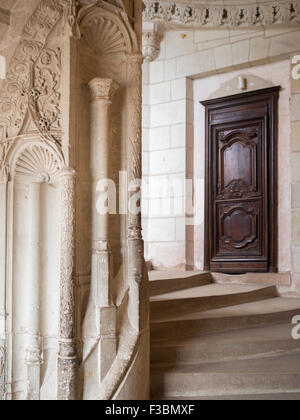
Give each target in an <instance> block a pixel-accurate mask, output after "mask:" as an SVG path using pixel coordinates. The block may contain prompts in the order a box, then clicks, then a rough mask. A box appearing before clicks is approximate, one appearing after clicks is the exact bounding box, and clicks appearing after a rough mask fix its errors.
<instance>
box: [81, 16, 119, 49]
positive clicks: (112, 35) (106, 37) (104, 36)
mask: <svg viewBox="0 0 300 420" xmlns="http://www.w3.org/2000/svg"><path fill="white" fill-rule="evenodd" d="M82 37H83V40H84V42H85V43H86V45H87V47H88V48H89V49H90V50H91V51H92V52H93V53H94V54H95V55H97V56H102V57H103V56H107V55H110V54H113V55H120V54H123V53H124V52H125V51H126V43H125V40H124V37H123V35H122V33H121V32H120V29H119V28H118V27H117V25H115V24H114V23H113V22H112V21H111V20H108V19H106V18H105V17H103V16H94V17H91V18H90V19H88V20H87V22H86V23H85V25H84V27H83V28H82Z"/></svg>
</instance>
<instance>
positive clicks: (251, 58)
mask: <svg viewBox="0 0 300 420" xmlns="http://www.w3.org/2000/svg"><path fill="white" fill-rule="evenodd" d="M299 38H300V31H299V30H298V28H297V27H293V26H290V27H283V26H272V27H266V28H263V27H257V26H256V27H251V28H241V29H234V28H231V29H224V28H223V29H213V28H211V29H209V28H203V29H194V30H191V29H189V30H184V29H183V28H182V29H176V30H167V31H165V32H164V36H163V41H162V43H161V49H160V55H159V57H158V58H157V59H156V60H155V61H153V62H151V63H146V64H144V98H143V103H144V120H143V127H144V132H143V162H144V180H145V187H144V210H145V212H147V217H144V230H145V238H146V259H149V260H152V262H153V264H154V266H155V267H156V268H170V267H172V268H174V267H175V268H196V269H202V267H203V265H202V261H203V260H202V258H203V257H202V249H203V242H202V240H203V214H202V212H201V211H200V214H199V215H198V217H199V220H198V222H197V223H196V226H186V223H185V218H186V215H185V208H186V206H187V202H189V200H188V198H189V194H188V191H185V192H183V193H182V192H181V189H178V188H177V189H176V191H175V193H172V191H169V192H167V193H165V194H164V193H163V192H160V191H159V187H161V185H162V183H163V181H164V180H169V179H172V180H173V178H177V179H181V180H182V179H183V178H184V177H187V178H190V177H196V176H198V177H200V179H202V183H201V182H199V183H198V186H197V188H198V190H197V191H199V193H198V194H195V198H196V197H199V194H200V196H202V195H201V194H203V165H202V164H201V163H199V159H200V158H201V154H202V159H203V147H202V149H201V152H199V144H201V141H202V140H203V139H202V140H201V138H202V137H203V127H202V128H200V125H199V124H200V122H199V118H200V117H199V113H200V112H201V109H200V108H199V105H197V103H198V101H200V100H203V99H205V96H206V95H211V94H212V93H213V92H214V91H218V88H219V87H220V85H222V83H225V82H226V81H227V84H228V82H229V81H230V80H232V81H233V83H237V82H236V80H235V82H234V77H238V76H239V75H243V74H245V75H250V76H252V77H254V78H255V76H256V75H257V76H258V77H259V79H261V80H260V81H258V80H257V81H255V82H254V86H252V89H253V88H255V86H258V87H262V86H264V87H265V86H271V85H274V84H276V83H279V84H282V85H284V90H283V91H282V93H281V99H280V104H281V105H280V106H281V107H282V108H281V109H282V110H283V111H282V112H283V114H282V117H281V118H280V120H281V127H282V128H281V131H280V136H281V139H282V151H283V155H281V156H285V164H286V163H287V164H288V166H287V167H286V169H285V171H286V173H285V172H284V170H282V172H281V175H280V177H281V179H280V182H281V184H280V185H281V187H280V191H283V190H284V191H285V192H284V194H280V199H281V207H280V208H281V210H280V211H281V214H282V216H281V218H280V222H279V223H280V227H279V230H280V233H279V235H280V237H279V242H280V243H281V244H282V247H281V248H280V254H279V260H280V264H279V266H280V270H281V271H290V269H291V264H292V263H291V247H290V243H291V240H290V236H291V228H290V226H291V217H292V216H291V211H290V208H291V198H290V195H291V193H290V190H291V187H290V176H291V175H290V173H291V171H290V169H289V168H290V167H291V166H290V163H289V162H291V160H293V159H295V158H296V156H294V155H293V156H292V157H291V155H290V152H289V142H288V144H286V138H287V136H288V138H289V136H290V134H289V133H290V131H291V127H290V123H289V119H290V118H292V119H293V118H295V119H297V116H296V115H295V116H294V117H293V116H292V115H291V116H290V111H289V109H288V102H289V93H288V92H289V90H290V86H289V84H290V80H291V75H290V71H289V70H288V64H287V63H288V60H290V59H291V57H293V56H294V55H295V54H297V51H298V50H299V47H298V46H297V44H298V40H299ZM271 63H274V64H273V65H271ZM281 63H282V64H281ZM268 65H269V67H268ZM282 66H283V67H282ZM279 69H283V70H282V71H280V70H279ZM218 74H221V75H222V76H218ZM279 76H280V77H279ZM264 81H265V83H264ZM229 84H230V83H229ZM208 85H209V86H210V87H209V88H208ZM201 86H202V89H201ZM295 86H296V84H294V87H293V84H292V90H294V89H297V88H296V87H295ZM248 88H250V89H251V86H250V85H248ZM225 89H226V87H225ZM228 89H230V87H228ZM205 92H206V93H205ZM238 92H241V91H239V90H238V88H237V89H236V91H235V92H234V93H238ZM230 93H232V92H231V91H230V90H228V94H230ZM219 94H220V96H223V95H224V94H226V91H224V90H223V92H222V90H220V91H219ZM295 98H297V96H295ZM296 101H297V99H294V95H292V103H294V104H295V105H294V109H295V111H294V113H295V114H297V112H298V113H299V110H298V108H297V105H296ZM298 106H299V105H298ZM291 112H293V111H291ZM283 121H284V122H283ZM296 127H297V126H296V122H295V123H293V125H292V131H294V133H295V130H296V129H297V128H296ZM201 130H202V131H201ZM200 131H201V133H200ZM200 134H201V135H200ZM201 136H202V137H201ZM292 138H293V137H292ZM293 147H296V146H293ZM197 150H198V152H197V153H198V154H195V153H196V151H197ZM295 153H296V151H295ZM194 157H195V159H194ZM296 166H298V165H296ZM149 180H150V182H149ZM286 183H287V184H288V185H289V187H288V189H287V190H286V187H285V186H286ZM148 184H150V187H149V188H148ZM295 188H297V186H296V184H293V189H294V190H295ZM178 191H179V192H178ZM293 194H295V192H293ZM174 196H175V197H174ZM180 196H181V197H180ZM159 197H161V198H162V197H164V200H166V199H168V198H170V197H171V200H173V201H174V203H175V204H174V206H175V207H176V208H177V209H179V211H178V212H177V213H176V212H175V213H174V212H171V213H169V214H162V212H161V211H160V210H157V207H158V206H161V202H163V200H158V198H159ZM293 200H294V201H295V198H294V199H293ZM194 204H195V203H194ZM152 208H153V209H154V211H152V210H151V209H152ZM199 208H202V209H203V201H202V203H201V202H200V203H199V204H198V209H199ZM182 209H183V210H182ZM286 210H287V211H288V213H286V214H287V216H285V217H284V214H285V211H286ZM145 214H146V213H145ZM294 214H295V213H294ZM293 217H296V216H295V215H294V216H293ZM294 236H295V233H294ZM294 243H295V248H294V253H295V252H297V245H296V242H294ZM195 254H196V255H195ZM294 261H296V258H294Z"/></svg>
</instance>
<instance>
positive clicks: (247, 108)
mask: <svg viewBox="0 0 300 420" xmlns="http://www.w3.org/2000/svg"><path fill="white" fill-rule="evenodd" d="M279 90H280V87H276V88H270V89H264V90H260V91H255V92H251V93H245V94H240V95H234V96H231V97H227V98H222V99H216V100H209V101H205V102H203V103H202V104H203V105H204V106H205V107H206V205H205V207H206V211H205V213H206V215H205V270H211V271H218V272H224V273H246V272H268V271H269V272H276V271H277V151H276V149H277V140H276V137H277V106H278V104H277V102H278V96H279Z"/></svg>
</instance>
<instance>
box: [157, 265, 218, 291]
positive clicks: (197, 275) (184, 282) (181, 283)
mask: <svg viewBox="0 0 300 420" xmlns="http://www.w3.org/2000/svg"><path fill="white" fill-rule="evenodd" d="M149 280H150V296H157V295H161V294H165V293H169V292H173V291H178V290H184V289H187V288H193V287H198V286H203V285H206V284H211V283H213V281H212V276H211V273H208V272H202V271H199V272H198V271H184V272H181V271H174V270H173V271H151V272H150V273H149Z"/></svg>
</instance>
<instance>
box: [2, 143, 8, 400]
mask: <svg viewBox="0 0 300 420" xmlns="http://www.w3.org/2000/svg"><path fill="white" fill-rule="evenodd" d="M0 153H1V148H0ZM1 163H2V162H1ZM1 169H2V168H1V167H0V261H2V263H1V262H0V401H2V400H5V398H6V383H5V382H6V363H7V362H6V263H5V262H6V249H7V241H6V235H7V232H6V222H7V181H8V179H7V176H6V172H5V170H3V171H2V173H1Z"/></svg>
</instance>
